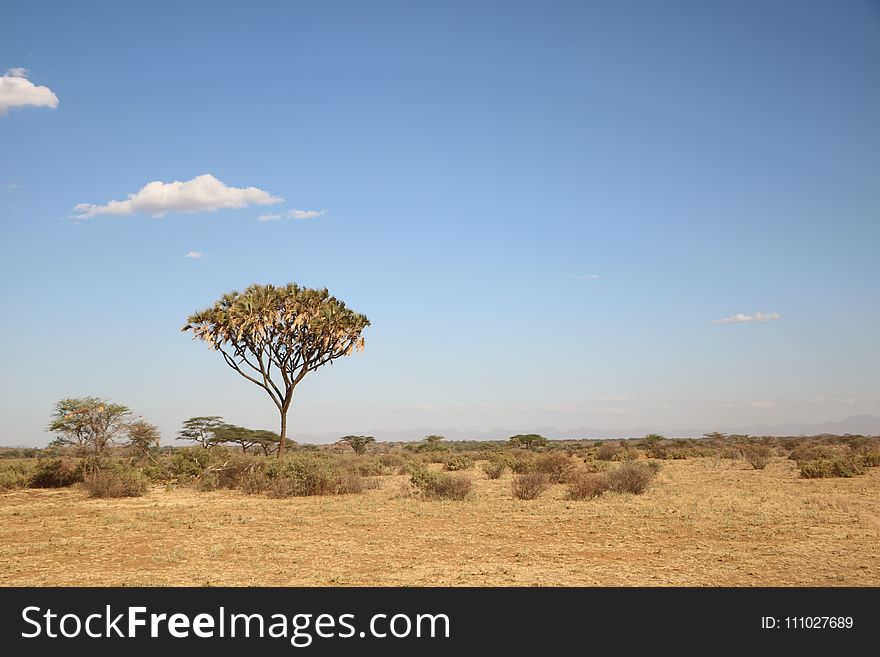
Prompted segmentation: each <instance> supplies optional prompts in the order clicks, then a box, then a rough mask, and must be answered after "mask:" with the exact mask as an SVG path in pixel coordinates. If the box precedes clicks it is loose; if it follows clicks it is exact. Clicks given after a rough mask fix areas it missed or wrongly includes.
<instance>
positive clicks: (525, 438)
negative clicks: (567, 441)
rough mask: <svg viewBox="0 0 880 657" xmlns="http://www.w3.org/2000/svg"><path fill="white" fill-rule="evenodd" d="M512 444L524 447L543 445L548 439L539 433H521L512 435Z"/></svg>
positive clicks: (530, 447)
mask: <svg viewBox="0 0 880 657" xmlns="http://www.w3.org/2000/svg"><path fill="white" fill-rule="evenodd" d="M510 444H511V445H514V446H516V447H522V448H524V449H532V448H533V447H535V448H537V447H543V446H544V445H546V444H547V439H546V438H544V436H541V435H539V434H537V433H520V434H517V435H515V436H511V437H510Z"/></svg>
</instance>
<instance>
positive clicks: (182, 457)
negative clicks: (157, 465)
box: [168, 447, 211, 479]
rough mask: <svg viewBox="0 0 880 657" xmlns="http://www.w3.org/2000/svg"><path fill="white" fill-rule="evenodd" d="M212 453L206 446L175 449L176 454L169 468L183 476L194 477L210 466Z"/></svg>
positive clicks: (186, 477) (178, 475) (183, 477)
mask: <svg viewBox="0 0 880 657" xmlns="http://www.w3.org/2000/svg"><path fill="white" fill-rule="evenodd" d="M210 458H211V456H210V454H208V450H206V449H205V448H204V447H185V448H183V449H176V450H174V456H172V457H171V463H170V465H169V466H168V469H169V470H170V471H171V474H173V475H175V476H177V477H179V478H182V479H192V478H193V477H198V476H199V475H200V474H202V471H203V470H204V469H205V468H206V467H208V462H209V461H210Z"/></svg>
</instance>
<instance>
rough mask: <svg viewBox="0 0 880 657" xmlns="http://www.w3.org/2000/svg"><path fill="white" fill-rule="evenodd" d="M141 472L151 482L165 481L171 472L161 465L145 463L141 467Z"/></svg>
mask: <svg viewBox="0 0 880 657" xmlns="http://www.w3.org/2000/svg"><path fill="white" fill-rule="evenodd" d="M141 474H142V475H144V477H146V478H147V479H149V480H150V481H152V482H154V483H155V482H159V481H166V480H167V479H168V478H169V477H170V475H171V473H170V472H168V469H167V468H165V466H163V465H155V464H150V465H145V466H144V467H142V468H141Z"/></svg>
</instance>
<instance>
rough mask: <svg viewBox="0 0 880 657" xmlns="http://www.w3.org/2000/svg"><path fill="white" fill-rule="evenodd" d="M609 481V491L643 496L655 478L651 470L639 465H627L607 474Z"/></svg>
mask: <svg viewBox="0 0 880 657" xmlns="http://www.w3.org/2000/svg"><path fill="white" fill-rule="evenodd" d="M605 477H606V478H607V479H608V489H609V490H612V491H614V492H616V493H632V494H633V495H641V494H642V493H644V492H645V491H646V490H648V486H649V485H650V483H651V480H652V479H653V478H654V473H653V472H651V470H650V469H648V468H646V467H645V466H643V465H639V464H637V463H625V464H623V465H621V466H620V467H619V468H616V469H615V470H609V471H608V472H606V473H605Z"/></svg>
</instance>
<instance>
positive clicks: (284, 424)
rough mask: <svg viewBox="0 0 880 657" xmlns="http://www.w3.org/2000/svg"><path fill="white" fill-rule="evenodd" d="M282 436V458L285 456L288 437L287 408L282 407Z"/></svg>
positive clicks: (279, 455) (280, 446) (280, 449)
mask: <svg viewBox="0 0 880 657" xmlns="http://www.w3.org/2000/svg"><path fill="white" fill-rule="evenodd" d="M278 435H279V436H280V438H281V439H280V440H279V441H278V457H277V458H279V459H280V458H281V457H283V456H284V439H285V438H287V408H284V409H282V411H281V433H280V434H278Z"/></svg>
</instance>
